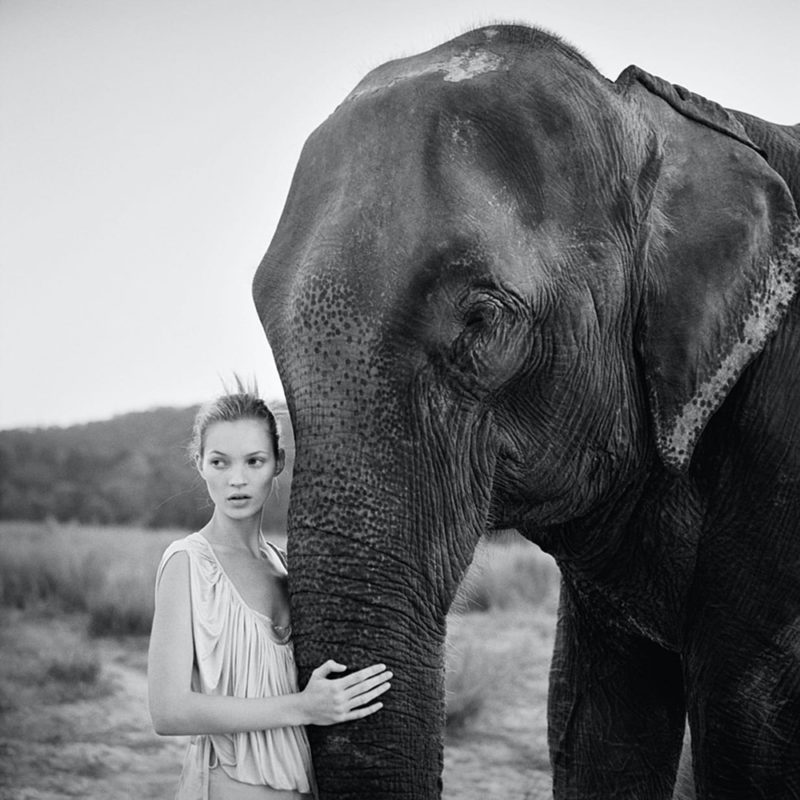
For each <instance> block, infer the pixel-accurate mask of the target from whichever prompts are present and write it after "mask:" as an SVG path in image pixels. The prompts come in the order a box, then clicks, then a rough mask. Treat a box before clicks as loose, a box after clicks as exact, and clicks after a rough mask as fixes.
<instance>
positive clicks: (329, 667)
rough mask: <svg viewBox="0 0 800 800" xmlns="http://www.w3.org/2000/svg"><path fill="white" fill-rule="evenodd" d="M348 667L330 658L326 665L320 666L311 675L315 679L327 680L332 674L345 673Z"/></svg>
mask: <svg viewBox="0 0 800 800" xmlns="http://www.w3.org/2000/svg"><path fill="white" fill-rule="evenodd" d="M346 669H347V667H346V666H345V665H344V664H339V663H338V662H336V661H334V660H333V659H332V658H329V659H328V660H327V661H326V662H325V663H324V664H320V665H319V666H318V667H317V668H316V669H315V670H312V672H311V674H312V676H314V677H315V678H326V677H327V676H328V675H330V674H331V672H344V671H345V670H346Z"/></svg>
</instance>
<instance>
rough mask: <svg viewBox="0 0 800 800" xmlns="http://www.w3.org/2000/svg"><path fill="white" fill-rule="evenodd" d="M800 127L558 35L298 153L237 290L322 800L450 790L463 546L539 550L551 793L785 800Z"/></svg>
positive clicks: (790, 713) (799, 491) (484, 56)
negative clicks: (284, 508) (344, 681)
mask: <svg viewBox="0 0 800 800" xmlns="http://www.w3.org/2000/svg"><path fill="white" fill-rule="evenodd" d="M798 203H800V126H794V127H792V126H781V125H777V124H772V123H769V122H766V121H763V120H761V119H759V118H756V117H754V116H751V115H748V114H745V113H742V112H738V111H733V110H729V109H725V108H723V107H722V106H720V105H719V104H717V103H715V102H713V101H710V100H708V99H705V98H703V97H701V96H699V95H696V94H694V93H692V92H691V91H689V90H687V89H685V88H683V87H680V86H675V85H672V84H670V83H668V82H667V81H665V80H663V79H661V78H658V77H656V76H654V75H651V74H649V73H647V72H645V71H644V70H642V69H640V68H638V67H635V66H631V67H629V68H627V69H626V70H625V71H623V72H622V74H621V75H620V76H619V77H618V78H617V80H616V81H611V80H609V79H607V78H605V77H604V76H603V75H601V74H600V73H599V72H598V71H597V70H596V69H595V67H593V66H592V64H591V63H589V62H588V61H587V60H586V59H585V58H584V57H583V56H582V55H581V54H580V53H578V52H577V51H576V50H575V49H574V48H573V47H571V46H570V45H568V44H567V43H565V42H564V41H562V40H561V39H560V38H558V37H557V36H555V35H552V34H549V33H547V32H544V31H542V30H539V29H537V28H529V27H524V26H520V25H493V26H489V27H483V28H478V29H475V30H472V31H469V32H467V33H465V34H463V35H461V36H458V37H457V38H454V39H452V40H451V41H448V42H446V43H444V44H441V45H439V46H437V47H435V48H434V49H432V50H429V51H427V52H424V53H421V54H418V55H413V56H409V57H407V58H403V59H399V60H395V61H390V62H387V63H386V64H383V65H382V66H379V67H378V68H376V69H374V70H373V71H371V72H370V73H369V74H367V75H366V77H364V79H363V80H361V82H360V83H358V85H357V86H356V87H355V88H354V89H353V91H352V92H351V93H350V94H349V95H348V96H347V97H346V98H345V99H344V101H343V102H342V103H341V104H340V105H339V106H338V107H337V108H336V109H335V111H334V112H333V113H332V114H331V115H330V116H329V117H328V118H327V119H326V120H325V121H324V122H323V123H322V124H321V125H320V126H319V127H318V128H317V129H316V130H315V131H314V132H313V133H312V134H311V135H310V136H309V138H308V140H307V141H306V143H305V145H304V148H303V150H302V153H301V155H300V158H299V162H298V164H297V167H296V171H295V174H294V177H293V180H292V184H291V186H290V189H289V193H288V197H287V199H286V203H285V207H284V210H283V213H282V215H281V218H280V220H279V222H278V225H277V228H276V230H275V233H274V236H273V238H272V240H271V243H270V244H269V248H268V250H267V252H266V255H265V256H264V258H263V261H262V262H261V264H260V266H259V268H258V270H257V272H256V275H255V277H254V281H253V296H254V300H255V304H256V308H257V310H258V314H259V317H260V320H261V322H262V324H263V327H264V330H265V333H266V336H267V340H268V342H269V344H270V347H271V349H272V352H273V354H274V358H275V362H276V365H277V368H278V371H279V374H280V378H281V381H282V383H283V386H284V390H285V395H286V400H287V404H288V407H289V410H290V414H291V420H292V425H293V428H294V433H295V437H296V464H295V473H294V479H293V486H292V495H291V502H290V512H289V523H288V528H289V530H288V558H289V565H290V566H289V570H290V575H291V579H290V595H291V608H292V615H293V624H294V646H295V652H296V659H297V664H298V669H299V672H300V680H301V683H303V682H305V681H306V680H307V679H308V676H309V674H310V671H311V669H312V668H313V667H315V666H316V665H317V664H318V663H321V661H322V660H324V659H326V658H329V657H335V658H336V659H337V660H339V661H341V662H342V663H344V664H347V665H348V667H349V668H351V669H357V668H359V667H362V666H365V665H367V664H371V663H375V662H376V661H382V662H385V663H387V664H389V665H390V667H391V669H392V671H393V672H394V674H395V676H396V677H395V678H394V679H393V681H392V689H391V691H390V692H388V693H387V695H386V698H385V706H384V708H383V709H382V710H381V711H380V712H379V713H377V714H375V715H373V716H371V717H369V718H367V719H365V720H363V721H359V722H357V723H353V724H350V725H343V726H333V727H331V728H325V729H323V728H311V729H310V731H309V736H310V740H311V746H312V753H313V758H314V763H315V769H316V771H317V779H318V783H319V791H320V797H321V798H325V799H328V798H337V799H338V800H344V798H370V799H371V800H376V799H378V798H379V799H381V800H389V799H390V798H391V800H400V799H401V798H407V799H408V800H430V798H437V797H440V796H441V791H442V779H441V772H442V765H443V720H444V713H445V712H444V709H445V706H444V693H443V675H444V670H443V660H444V659H443V653H444V642H445V636H446V614H447V612H448V609H449V607H450V604H451V602H452V600H453V597H454V594H455V591H456V588H457V586H458V584H459V581H460V580H461V578H462V577H463V575H464V573H465V571H466V569H467V567H468V566H469V564H470V561H471V559H472V556H473V552H474V550H475V546H476V543H477V542H478V540H479V539H480V537H481V536H483V535H485V534H487V535H491V532H492V531H495V530H500V529H509V528H513V529H516V530H517V531H519V532H520V533H521V534H522V535H523V536H524V537H526V538H527V539H529V540H530V541H531V542H533V543H534V544H535V545H538V546H539V547H540V548H542V549H543V550H544V551H546V552H547V553H550V554H552V555H553V556H554V558H555V559H556V561H557V563H558V566H559V568H560V571H561V593H560V599H559V613H558V621H557V630H556V641H555V648H554V652H553V660H552V666H551V671H550V676H549V681H550V683H549V685H550V688H549V698H548V731H549V733H548V744H549V750H550V760H551V765H552V771H553V792H554V796H555V797H556V798H612V797H613V798H616V799H617V800H620V799H621V798H636V799H637V800H642V798H647V799H650V798H653V799H654V798H668V797H670V796H671V793H672V791H673V787H674V784H675V780H676V774H677V769H678V762H679V758H680V754H681V744H682V741H683V735H684V729H685V725H686V721H687V719H688V725H689V728H690V730H691V750H692V761H693V776H694V783H695V786H696V792H697V796H698V797H700V798H709V799H710V798H714V799H717V798H739V797H741V798H753V797H769V798H771V800H776V799H777V798H789V797H793V798H797V797H800V346H798V345H800V300H798V292H797V288H798V272H800V220H798V213H797V205H798Z"/></svg>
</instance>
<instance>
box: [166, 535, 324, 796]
mask: <svg viewBox="0 0 800 800" xmlns="http://www.w3.org/2000/svg"><path fill="white" fill-rule="evenodd" d="M261 550H262V553H263V554H264V556H265V557H266V558H269V559H271V560H272V562H273V563H274V564H275V565H276V566H277V567H278V569H279V570H280V571H282V572H283V573H284V574H286V566H285V559H284V557H283V554H282V552H281V551H280V550H278V548H276V547H275V546H274V545H272V544H270V543H269V542H267V541H266V540H263V539H262V543H261ZM178 552H185V553H186V554H187V555H188V556H189V576H190V588H191V608H192V632H193V635H194V668H193V672H192V689H193V690H194V691H197V692H203V693H204V694H217V695H229V696H232V697H274V696H277V695H284V694H291V693H294V692H297V691H298V686H297V668H296V666H295V661H294V651H293V648H292V642H291V630H289V631H283V630H282V631H281V632H282V633H284V634H285V635H284V636H283V637H282V638H281V636H279V635H278V632H277V631H276V629H275V627H274V626H273V623H272V620H271V619H270V618H269V617H267V616H266V615H265V614H261V613H259V612H258V611H256V610H254V609H253V608H250V606H248V605H247V604H246V603H245V602H244V601H243V600H242V598H241V596H240V595H239V593H238V591H237V590H236V587H235V586H234V585H233V583H232V582H231V580H230V579H229V578H228V576H227V575H226V574H225V571H224V570H223V568H222V566H221V564H220V563H219V561H218V560H217V558H216V556H215V554H214V550H213V549H212V547H211V545H210V544H209V543H208V541H207V540H206V539H205V537H204V536H203V535H202V534H201V533H193V534H190V535H189V536H187V537H185V538H183V539H179V540H178V541H175V542H173V543H172V544H171V545H169V547H167V549H166V550H165V551H164V555H163V556H162V558H161V563H160V565H159V568H158V572H157V575H156V585H158V581H159V580H160V578H161V573H162V571H163V569H164V565H165V564H166V563H167V561H169V559H170V558H171V557H172V556H173V555H174V554H175V553H178ZM217 768H219V769H222V770H224V772H225V773H226V774H227V776H228V777H230V778H232V779H233V780H235V781H239V782H241V783H243V784H250V785H253V786H259V785H260V786H268V787H271V788H272V789H277V790H284V791H294V792H299V793H301V794H312V793H314V791H315V788H314V779H313V771H312V767H311V752H310V750H309V746H308V739H307V737H306V733H305V729H304V728H303V727H284V728H271V729H268V730H260V731H249V732H246V733H230V734H227V733H224V734H216V733H214V734H208V735H202V736H193V737H192V740H191V743H190V744H189V747H188V749H187V753H186V758H185V759H184V764H183V771H182V773H181V780H180V784H179V787H178V793H177V795H176V800H207V799H208V783H209V769H217Z"/></svg>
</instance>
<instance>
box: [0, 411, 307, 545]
mask: <svg viewBox="0 0 800 800" xmlns="http://www.w3.org/2000/svg"><path fill="white" fill-rule="evenodd" d="M196 412H197V407H196V406H192V407H189V408H159V409H155V410H153V411H144V412H137V413H132V414H125V415H122V416H119V417H115V418H114V419H112V420H109V421H106V422H92V423H89V424H87V425H76V426H73V427H69V428H38V429H32V430H11V431H0V519H16V520H42V519H46V518H54V519H56V520H59V521H64V522H66V521H75V522H84V523H93V524H101V525H103V524H115V523H118V524H139V525H143V526H146V527H152V528H168V527H175V528H180V529H197V528H199V527H201V526H202V525H203V524H205V522H206V521H207V519H208V517H209V514H210V510H211V508H210V501H209V500H208V497H207V495H206V491H205V485H204V484H203V481H202V479H201V478H200V476H199V475H198V474H197V472H196V471H195V469H194V465H193V464H191V463H190V461H189V458H188V455H187V452H186V445H187V443H188V441H189V438H190V435H191V427H192V421H193V419H194V415H195V413H196ZM276 412H277V416H278V422H279V425H280V426H281V429H282V430H283V431H285V432H286V433H287V434H289V435H284V437H283V438H284V447H285V449H286V450H287V461H288V466H289V469H288V470H287V471H286V473H285V474H284V475H283V476H282V477H281V478H280V479H279V480H280V481H281V484H282V486H281V491H280V492H277V493H276V496H273V497H272V498H271V499H270V501H269V503H268V507H267V509H266V510H265V517H266V519H265V525H266V527H268V528H270V529H273V530H276V529H280V528H282V527H283V526H284V525H285V521H286V511H287V507H288V500H289V491H288V486H289V479H290V477H291V467H292V465H293V462H294V458H293V456H294V451H293V447H292V442H291V435H290V430H289V429H290V424H289V420H288V413H287V411H286V409H285V407H277V408H276ZM284 487H286V488H285V490H284Z"/></svg>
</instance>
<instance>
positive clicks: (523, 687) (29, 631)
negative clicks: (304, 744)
mask: <svg viewBox="0 0 800 800" xmlns="http://www.w3.org/2000/svg"><path fill="white" fill-rule="evenodd" d="M85 626H86V620H85V618H82V617H80V616H74V617H47V616H43V615H30V614H25V615H23V614H22V613H20V612H13V611H12V612H9V611H8V610H4V613H3V619H2V623H0V652H2V660H0V800H61V799H62V798H75V797H78V798H84V799H85V800H117V799H119V800H127V798H137V799H138V798H141V799H142V800H151V799H153V798H170V797H171V796H172V792H173V790H174V787H175V784H176V782H177V778H178V773H179V770H180V762H181V757H182V753H183V749H184V746H185V740H184V739H182V738H174V739H173V738H161V737H158V736H156V735H155V734H154V733H153V731H152V729H151V727H150V721H149V718H148V714H147V706H146V679H145V668H146V648H147V642H146V639H144V638H142V637H136V638H129V639H124V640H113V639H100V640H92V639H89V638H87V636H86V634H85V633H84V631H85ZM552 628H553V620H552V615H548V614H546V613H545V612H541V611H520V610H514V611H507V612H501V611H495V612H491V613H486V614H468V615H465V616H463V617H460V618H456V619H454V620H452V621H451V624H450V635H449V640H450V646H451V647H452V648H455V649H456V651H457V652H458V653H460V654H461V655H462V656H464V657H467V658H469V659H470V663H471V664H472V669H471V671H470V675H471V680H472V683H473V688H474V691H475V697H476V698H477V699H476V708H475V710H474V712H473V713H472V714H471V715H470V716H468V717H467V718H466V719H465V721H464V724H463V726H462V727H461V728H459V729H457V730H456V731H454V732H448V735H447V740H446V748H445V773H444V786H445V789H444V798H445V800H473V799H474V800H478V799H479V798H480V800H484V799H485V798H489V799H490V800H495V798H498V799H499V800H543V799H544V798H548V797H550V796H551V788H550V777H549V765H548V763H547V751H546V732H545V726H546V722H545V697H546V686H547V671H548V666H549V661H550V652H551V649H552V635H553V634H552ZM63 663H67V664H73V665H76V666H73V669H72V672H67V673H66V674H65V673H63V671H62V670H61V668H60V667H59V666H58V665H60V664H63ZM92 664H94V665H96V666H97V667H98V671H97V672H96V674H95V673H92V670H91V665H92ZM54 665H56V666H55V667H54ZM81 670H84V671H86V672H88V673H89V674H88V675H85V676H84V675H82V674H81Z"/></svg>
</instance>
